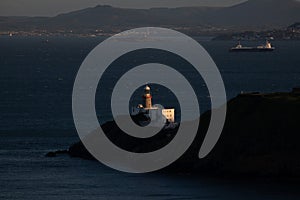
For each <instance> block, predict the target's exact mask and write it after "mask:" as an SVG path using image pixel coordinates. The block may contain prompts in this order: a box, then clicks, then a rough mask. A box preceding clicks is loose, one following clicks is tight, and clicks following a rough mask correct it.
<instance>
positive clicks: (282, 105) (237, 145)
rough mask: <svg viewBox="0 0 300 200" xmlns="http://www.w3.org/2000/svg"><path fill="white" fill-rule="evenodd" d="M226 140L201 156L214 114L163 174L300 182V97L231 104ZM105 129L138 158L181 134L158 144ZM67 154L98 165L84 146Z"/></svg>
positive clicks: (241, 99) (252, 96)
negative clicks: (182, 153)
mask: <svg viewBox="0 0 300 200" xmlns="http://www.w3.org/2000/svg"><path fill="white" fill-rule="evenodd" d="M227 106H228V107H227V109H228V111H227V118H226V122H225V126H224V129H223V132H222V135H221V137H220V139H219V141H218V143H217V144H216V146H215V148H214V149H213V150H212V152H210V154H209V155H208V156H207V157H206V158H204V159H201V160H200V159H199V158H198V152H199V149H200V146H201V144H202V141H203V138H204V136H205V134H206V130H207V127H208V125H209V121H210V111H207V112H206V113H204V114H203V115H202V116H201V120H200V126H199V130H198V134H197V136H196V139H195V140H194V142H193V144H192V145H191V147H190V148H189V149H188V151H187V152H186V153H185V154H184V155H183V156H182V157H181V158H180V159H178V160H177V161H176V162H175V163H173V164H171V165H170V166H169V167H167V168H165V169H163V172H175V173H195V174H204V175H213V176H224V177H234V176H238V177H241V176H245V177H269V178H275V179H277V178H278V179H289V180H290V179H292V180H300V91H299V89H294V91H293V92H289V93H271V94H261V93H248V94H240V95H238V96H237V97H235V98H233V99H232V100H230V101H229V102H228V105H227ZM102 128H103V129H104V130H105V132H106V135H107V136H108V137H109V138H110V140H112V141H113V142H114V143H115V144H117V145H119V146H121V147H122V148H124V149H127V150H130V151H133V152H148V151H150V150H154V149H158V148H160V147H161V146H163V145H165V144H167V143H168V142H169V141H170V140H172V138H173V137H174V135H175V134H176V129H167V130H163V131H161V132H160V133H159V134H158V135H157V136H155V137H156V138H152V139H149V140H148V141H142V140H141V141H139V140H135V139H133V138H129V137H128V135H126V134H124V133H122V131H121V130H120V129H119V128H118V127H117V126H116V124H115V122H107V123H105V124H104V125H103V126H102ZM68 154H69V155H70V156H73V157H80V158H84V159H94V158H93V157H92V156H91V155H90V154H89V153H88V152H87V151H86V149H85V148H84V146H83V145H82V143H81V142H78V143H76V144H73V145H72V146H71V147H70V148H69V150H68Z"/></svg>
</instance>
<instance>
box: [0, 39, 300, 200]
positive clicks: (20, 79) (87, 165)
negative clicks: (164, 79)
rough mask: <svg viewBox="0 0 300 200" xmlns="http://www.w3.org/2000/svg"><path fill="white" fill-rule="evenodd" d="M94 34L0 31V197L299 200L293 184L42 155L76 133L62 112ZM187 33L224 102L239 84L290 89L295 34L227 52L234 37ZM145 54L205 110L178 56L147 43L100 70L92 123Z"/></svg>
mask: <svg viewBox="0 0 300 200" xmlns="http://www.w3.org/2000/svg"><path fill="white" fill-rule="evenodd" d="M104 39H105V38H103V37H95V38H81V37H63V36H61V37H20V36H13V37H6V36H1V37H0V199H14V200H18V199H22V200H27V199H28V200H32V199H43V200H48V199H65V200H69V199H70V200H71V199H72V200H73V199H88V200H90V199H120V200H121V199H122V200H126V199H159V200H175V199H190V200H192V199H270V200H276V199H299V197H300V192H299V185H298V184H296V183H281V182H274V181H272V180H266V179H262V180H260V179H259V180H249V181H246V180H239V179H237V180H236V179H233V180H232V179H231V180H228V179H224V178H221V177H220V178H218V177H211V178H209V177H194V176H193V175H190V174H176V175H175V174H161V173H148V174H128V173H123V172H119V171H116V170H113V169H110V168H108V167H106V166H104V165H102V164H101V163H99V162H97V161H88V160H83V159H80V158H71V157H69V156H68V155H59V156H57V157H53V158H49V157H45V154H46V153H48V152H50V151H56V150H64V149H68V147H69V146H70V145H71V144H73V143H75V142H77V141H79V137H78V135H77V132H76V129H75V126H74V122H73V117H72V90H73V84H74V80H75V78H76V74H77V72H78V69H79V67H80V65H81V63H82V62H83V60H84V59H85V57H86V56H87V55H88V53H89V52H90V51H91V50H92V49H93V48H94V47H95V46H97V45H98V44H99V43H101V42H102V41H103V40H104ZM194 39H195V40H197V41H198V42H199V43H200V44H201V45H202V46H203V47H204V48H205V49H206V50H207V51H208V53H209V54H210V56H211V57H212V59H213V60H214V61H215V63H216V65H217V67H218V68H219V71H220V73H221V75H222V78H223V81H224V84H225V88H226V94H227V99H228V100H229V99H232V98H234V97H235V96H237V95H238V94H240V93H245V92H266V93H268V92H289V91H291V90H292V88H293V87H300V56H299V52H300V41H273V42H272V43H273V45H274V46H275V47H276V50H275V51H274V52H261V53H257V52H248V53H230V52H229V51H228V49H229V48H230V47H232V46H235V45H236V42H235V41H214V40H211V38H209V37H196V38H194ZM263 42H264V41H261V42H258V41H245V42H244V43H243V44H244V45H245V46H257V45H259V44H260V43H263ZM147 62H159V63H164V64H167V65H169V66H172V67H174V68H175V69H177V70H178V71H180V72H181V73H182V74H184V75H185V77H186V78H187V79H188V80H189V81H190V83H191V84H192V86H193V89H194V90H195V92H196V94H197V97H198V100H199V104H200V110H201V113H203V112H205V111H207V110H209V109H210V95H209V93H208V91H207V89H206V85H205V82H203V80H202V78H201V76H200V75H197V74H195V71H194V69H193V68H192V67H191V66H188V65H189V64H188V63H186V61H185V60H183V59H182V58H178V57H177V56H176V55H171V54H169V53H168V52H164V51H158V50H151V49H150V50H149V49H148V50H145V51H137V52H131V53H128V55H125V56H123V57H120V58H117V60H116V61H115V62H114V63H112V64H111V66H110V70H108V71H107V72H106V73H105V74H104V75H105V77H104V78H103V79H102V80H101V81H102V82H101V83H99V85H98V87H99V89H98V90H97V94H96V98H95V100H96V111H97V116H98V119H99V123H101V124H103V123H105V122H106V121H109V120H112V115H111V111H110V110H111V108H110V102H109V100H110V98H111V92H112V89H113V87H114V84H115V83H116V81H117V80H118V79H119V78H120V76H121V75H122V74H123V73H125V72H126V71H127V70H128V69H130V68H132V67H134V66H138V65H140V64H143V63H147ZM151 88H153V101H156V102H159V103H160V104H162V105H167V106H169V107H175V108H176V110H178V112H177V113H176V115H177V116H179V117H180V106H179V103H178V102H177V100H176V98H174V94H172V91H170V90H168V89H167V88H165V87H163V86H160V85H156V84H152V85H151ZM136 91H137V92H135V95H133V97H132V100H131V101H130V103H129V107H128V108H129V109H130V107H131V106H134V105H136V104H137V103H139V102H140V101H142V98H141V92H142V87H141V88H138V89H137V90H136Z"/></svg>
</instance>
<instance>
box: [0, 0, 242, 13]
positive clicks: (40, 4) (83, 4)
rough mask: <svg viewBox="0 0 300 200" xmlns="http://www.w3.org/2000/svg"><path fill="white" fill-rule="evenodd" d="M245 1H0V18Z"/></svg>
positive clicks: (219, 4)
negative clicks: (102, 6) (101, 8)
mask: <svg viewBox="0 0 300 200" xmlns="http://www.w3.org/2000/svg"><path fill="white" fill-rule="evenodd" d="M243 1H245V0H0V16H8V15H14V16H54V15H57V14H60V13H65V12H69V11H73V10H79V9H82V8H87V7H93V6H95V5H98V4H105V5H112V6H116V7H130V8H149V7H181V6H229V5H233V4H236V3H240V2H243Z"/></svg>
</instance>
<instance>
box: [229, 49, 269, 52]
mask: <svg viewBox="0 0 300 200" xmlns="http://www.w3.org/2000/svg"><path fill="white" fill-rule="evenodd" d="M274 50H275V48H232V49H230V50H229V51H230V52H270V51H274Z"/></svg>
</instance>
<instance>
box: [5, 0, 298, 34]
mask: <svg viewBox="0 0 300 200" xmlns="http://www.w3.org/2000/svg"><path fill="white" fill-rule="evenodd" d="M299 11H300V3H299V2H297V1H295V0H249V1H247V2H245V3H241V4H239V5H235V6H231V7H225V8H224V7H217V8H216V7H183V8H152V9H126V8H115V7H111V6H96V7H93V8H87V9H83V10H78V11H74V12H70V13H65V14H61V15H58V16H55V17H0V31H4V30H33V29H39V30H41V29H45V30H58V29H63V30H76V29H79V30H85V29H95V28H103V27H107V28H108V29H109V28H117V27H140V26H185V27H193V26H215V27H223V28H233V29H240V28H242V29H245V28H248V29H249V28H251V29H261V28H278V27H286V26H288V25H290V24H293V23H295V22H297V21H300V12H299Z"/></svg>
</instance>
